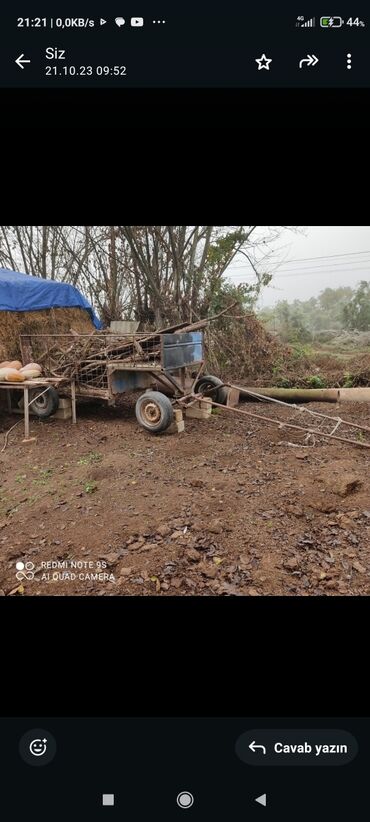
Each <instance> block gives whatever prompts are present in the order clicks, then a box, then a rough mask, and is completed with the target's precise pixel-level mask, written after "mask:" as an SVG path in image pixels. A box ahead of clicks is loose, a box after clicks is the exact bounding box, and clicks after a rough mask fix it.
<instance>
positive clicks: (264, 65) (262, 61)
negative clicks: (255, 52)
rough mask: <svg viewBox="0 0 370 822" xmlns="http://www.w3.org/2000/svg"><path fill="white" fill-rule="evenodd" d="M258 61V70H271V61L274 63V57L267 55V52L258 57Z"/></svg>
mask: <svg viewBox="0 0 370 822" xmlns="http://www.w3.org/2000/svg"><path fill="white" fill-rule="evenodd" d="M256 63H258V71H260V70H261V69H266V71H270V63H272V58H271V57H266V54H263V55H262V57H256Z"/></svg>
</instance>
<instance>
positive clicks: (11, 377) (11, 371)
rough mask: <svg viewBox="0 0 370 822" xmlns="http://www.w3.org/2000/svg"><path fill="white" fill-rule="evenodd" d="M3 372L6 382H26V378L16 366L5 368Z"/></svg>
mask: <svg viewBox="0 0 370 822" xmlns="http://www.w3.org/2000/svg"><path fill="white" fill-rule="evenodd" d="M1 373H2V374H3V375H4V376H3V379H5V381H6V382H24V380H25V379H26V378H25V376H24V374H21V373H20V371H17V369H16V368H3V369H2V372H1Z"/></svg>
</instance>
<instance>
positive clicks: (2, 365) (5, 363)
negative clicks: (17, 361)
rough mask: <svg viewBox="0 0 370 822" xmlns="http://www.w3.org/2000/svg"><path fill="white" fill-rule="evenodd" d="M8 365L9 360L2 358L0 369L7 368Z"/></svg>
mask: <svg viewBox="0 0 370 822" xmlns="http://www.w3.org/2000/svg"><path fill="white" fill-rule="evenodd" d="M9 365H10V362H9V360H4V362H0V369H1V368H8V367H9Z"/></svg>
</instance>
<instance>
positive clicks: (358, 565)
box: [352, 559, 366, 574]
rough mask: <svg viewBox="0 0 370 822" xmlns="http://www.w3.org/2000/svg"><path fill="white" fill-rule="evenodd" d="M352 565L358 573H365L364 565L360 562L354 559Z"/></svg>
mask: <svg viewBox="0 0 370 822" xmlns="http://www.w3.org/2000/svg"><path fill="white" fill-rule="evenodd" d="M352 564H353V567H354V569H355V570H356V571H358V573H359V574H366V568H365V566H364V565H361V562H358V560H357V559H356V560H355V562H353V563H352Z"/></svg>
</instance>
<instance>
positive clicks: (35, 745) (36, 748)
mask: <svg viewBox="0 0 370 822" xmlns="http://www.w3.org/2000/svg"><path fill="white" fill-rule="evenodd" d="M47 742H48V741H47V739H33V740H32V742H30V752H31V754H32V755H33V756H43V754H44V753H46V746H47Z"/></svg>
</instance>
